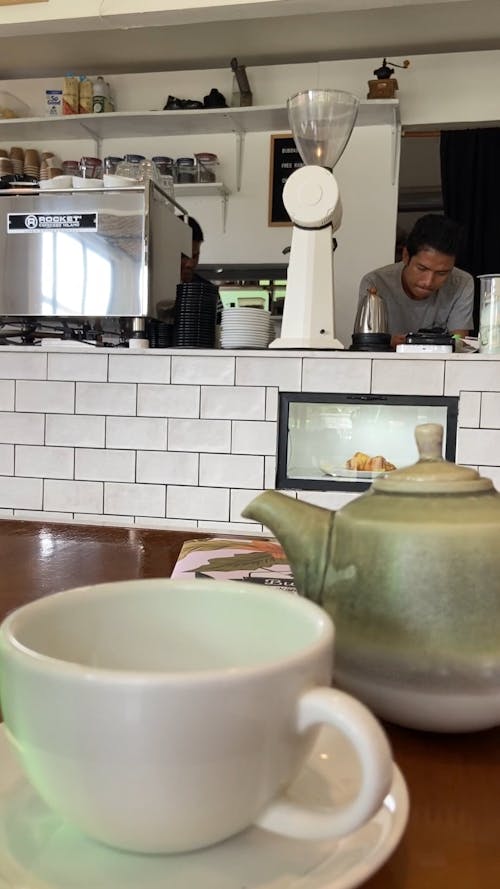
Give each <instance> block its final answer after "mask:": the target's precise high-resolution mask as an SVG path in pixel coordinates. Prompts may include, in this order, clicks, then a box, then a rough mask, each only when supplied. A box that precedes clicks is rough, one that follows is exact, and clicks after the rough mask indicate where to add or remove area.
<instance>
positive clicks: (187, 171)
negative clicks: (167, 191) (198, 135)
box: [175, 157, 197, 184]
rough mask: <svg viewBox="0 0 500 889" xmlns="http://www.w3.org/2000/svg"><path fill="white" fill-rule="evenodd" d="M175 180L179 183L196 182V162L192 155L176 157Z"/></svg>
mask: <svg viewBox="0 0 500 889" xmlns="http://www.w3.org/2000/svg"><path fill="white" fill-rule="evenodd" d="M175 168H176V177H175V178H176V181H177V182H179V183H183V184H186V183H190V182H196V178H197V173H196V162H195V159H194V157H178V158H177V161H176V164H175Z"/></svg>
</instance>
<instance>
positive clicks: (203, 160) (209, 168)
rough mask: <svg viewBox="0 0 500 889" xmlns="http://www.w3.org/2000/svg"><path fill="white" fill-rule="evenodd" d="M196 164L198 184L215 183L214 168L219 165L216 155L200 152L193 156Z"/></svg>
mask: <svg viewBox="0 0 500 889" xmlns="http://www.w3.org/2000/svg"><path fill="white" fill-rule="evenodd" d="M195 158H196V160H197V162H198V182H215V181H216V179H217V175H216V167H217V164H218V163H219V161H218V159H217V155H216V154H212V153H211V152H209V151H201V152H199V153H198V154H195Z"/></svg>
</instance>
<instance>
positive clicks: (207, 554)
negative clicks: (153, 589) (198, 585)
mask: <svg viewBox="0 0 500 889" xmlns="http://www.w3.org/2000/svg"><path fill="white" fill-rule="evenodd" d="M172 577H200V578H213V579H215V580H218V579H222V580H242V581H245V582H248V583H258V584H264V586H272V587H276V588H278V589H282V590H286V591H288V592H291V593H294V592H296V588H295V583H294V580H293V574H292V570H291V568H290V565H289V564H288V559H287V557H286V555H285V553H284V551H283V549H282V548H281V546H280V544H279V543H278V541H277V540H275V539H274V538H264V537H258V538H248V537H247V538H242V539H239V538H235V537H211V538H206V537H205V538H203V539H202V540H186V541H185V543H184V544H183V546H182V549H181V551H180V553H179V556H178V559H177V562H176V564H175V567H174V570H173V571H172Z"/></svg>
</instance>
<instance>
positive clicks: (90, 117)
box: [0, 99, 399, 144]
mask: <svg viewBox="0 0 500 889" xmlns="http://www.w3.org/2000/svg"><path fill="white" fill-rule="evenodd" d="M398 121H399V101H398V100H397V99H374V100H365V101H362V102H361V103H360V106H359V112H358V119H357V121H356V126H371V125H382V124H393V123H396V122H398ZM289 129H290V126H289V123H288V115H287V110H286V107H285V106H282V105H262V106H257V107H251V108H213V109H212V108H210V109H203V110H195V111H146V112H144V111H116V112H114V113H112V114H75V115H67V116H63V117H31V118H13V119H7V120H0V141H1V142H9V143H10V144H12V143H13V142H14V141H27V140H33V141H36V142H37V143H39V142H41V141H43V140H54V141H56V140H58V139H121V138H127V137H129V136H131V137H132V136H175V135H190V134H195V133H196V134H210V133H250V132H253V133H258V132H266V131H269V132H272V131H280V132H288V131H289Z"/></svg>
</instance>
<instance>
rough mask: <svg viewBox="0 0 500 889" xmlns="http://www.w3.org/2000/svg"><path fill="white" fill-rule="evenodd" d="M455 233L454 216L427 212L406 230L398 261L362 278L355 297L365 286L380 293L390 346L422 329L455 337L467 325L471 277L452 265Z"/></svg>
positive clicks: (469, 325) (469, 321)
mask: <svg viewBox="0 0 500 889" xmlns="http://www.w3.org/2000/svg"><path fill="white" fill-rule="evenodd" d="M459 237H460V228H459V226H458V225H457V224H456V223H455V222H453V220H451V219H448V218H447V217H446V216H437V215H433V214H430V213H429V214H427V215H426V216H422V217H421V218H420V219H418V220H417V222H416V223H415V225H414V226H413V229H412V230H411V232H410V234H409V235H408V238H407V241H406V245H405V246H404V247H403V259H402V262H396V263H393V264H391V265H386V266H384V267H383V268H380V269H375V270H374V271H373V272H369V273H368V274H367V275H365V276H364V277H363V279H362V281H361V284H360V287H359V298H360V300H361V299H362V298H363V297H364V296H365V294H366V291H367V289H368V288H369V287H375V288H376V289H377V293H378V294H379V296H382V297H383V299H384V300H385V303H386V305H387V313H388V316H389V333H390V334H391V345H392V346H393V347H396V346H397V345H398V344H399V343H403V342H404V341H405V338H406V334H407V333H411V332H415V331H417V330H419V329H421V328H428V327H445V328H447V329H448V330H449V331H450V333H452V334H453V333H454V334H458V335H459V336H467V334H468V333H469V332H470V330H471V329H472V327H473V320H472V310H473V305H474V281H473V278H472V275H469V273H468V272H464V271H462V269H458V268H456V267H455V257H456V254H457V250H458V243H459Z"/></svg>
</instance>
